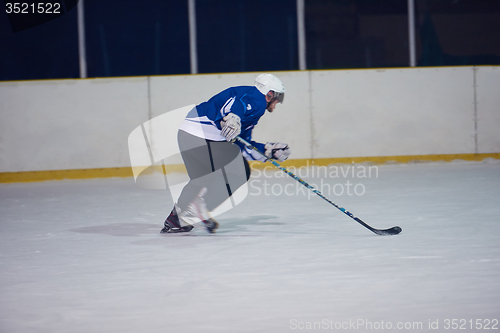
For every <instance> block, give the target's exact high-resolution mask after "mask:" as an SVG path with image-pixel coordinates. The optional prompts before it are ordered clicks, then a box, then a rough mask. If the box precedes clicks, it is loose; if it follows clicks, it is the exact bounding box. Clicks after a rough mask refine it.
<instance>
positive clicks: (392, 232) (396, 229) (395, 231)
mask: <svg viewBox="0 0 500 333" xmlns="http://www.w3.org/2000/svg"><path fill="white" fill-rule="evenodd" d="M236 140H238V141H239V142H241V143H243V144H244V145H245V146H246V147H248V148H250V149H252V150H254V151H256V152H257V153H259V154H260V155H261V156H262V157H264V158H266V159H267V161H270V162H271V163H272V164H273V165H274V166H275V167H277V168H279V169H280V170H281V171H283V172H284V173H286V174H288V175H289V176H290V177H292V178H293V179H295V180H296V181H298V182H299V183H301V184H302V185H304V186H305V187H307V188H308V189H309V190H311V191H312V192H314V193H316V194H317V195H318V196H319V197H320V198H322V199H324V200H325V201H327V202H328V203H329V204H331V205H332V206H334V207H335V208H337V209H338V210H340V211H341V212H342V213H344V214H346V215H347V216H349V217H350V218H352V219H353V220H354V221H356V222H358V223H359V224H361V225H362V226H363V227H365V228H367V229H368V230H370V231H372V232H374V233H376V234H377V235H382V236H387V235H397V234H399V233H400V232H401V231H402V229H401V228H400V227H397V226H396V227H392V228H389V229H382V230H381V229H375V228H372V227H370V226H369V225H368V224H366V223H365V222H363V221H362V220H361V219H360V218H358V217H356V216H354V215H353V214H352V213H351V212H349V211H347V210H346V209H345V208H342V207H340V206H338V205H337V204H335V203H334V202H332V201H331V200H330V199H328V198H326V197H325V196H324V195H323V194H321V192H320V191H318V190H316V189H315V188H314V187H312V186H311V185H309V184H308V183H306V182H305V181H304V180H302V179H301V178H299V177H297V176H296V175H295V174H293V173H292V172H290V171H288V170H287V169H286V168H284V167H282V166H281V165H280V164H279V163H278V162H276V161H275V160H274V159H272V158H268V157H267V156H266V155H264V153H262V152H261V151H260V150H258V149H257V148H255V147H254V146H253V145H252V144H251V143H249V142H247V141H246V140H245V139H242V138H240V137H239V136H237V137H236Z"/></svg>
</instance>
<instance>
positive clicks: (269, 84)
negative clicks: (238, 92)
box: [255, 74, 285, 103]
mask: <svg viewBox="0 0 500 333" xmlns="http://www.w3.org/2000/svg"><path fill="white" fill-rule="evenodd" d="M255 87H257V89H259V91H260V92H261V93H263V94H264V95H267V94H268V93H269V92H270V91H271V92H272V99H273V101H274V100H278V102H279V103H283V100H284V99H285V86H284V85H283V82H281V80H280V79H278V78H277V77H276V76H274V75H272V74H260V75H259V76H257V78H256V79H255Z"/></svg>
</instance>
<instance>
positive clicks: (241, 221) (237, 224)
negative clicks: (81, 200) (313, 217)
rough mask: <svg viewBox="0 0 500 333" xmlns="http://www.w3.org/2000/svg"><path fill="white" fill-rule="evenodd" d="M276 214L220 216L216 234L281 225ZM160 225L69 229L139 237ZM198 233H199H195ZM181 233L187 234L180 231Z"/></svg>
mask: <svg viewBox="0 0 500 333" xmlns="http://www.w3.org/2000/svg"><path fill="white" fill-rule="evenodd" d="M276 219H277V216H272V215H260V216H252V217H242V218H226V219H224V218H221V219H220V220H218V221H219V223H220V228H219V230H217V234H227V235H229V234H231V233H234V232H241V231H247V230H252V229H254V228H256V227H259V226H274V225H283V224H284V223H283V222H278V221H276ZM273 220H274V221H273ZM161 227H162V225H161V223H160V224H151V223H111V224H106V225H96V226H89V227H82V228H77V229H71V230H70V231H72V232H77V233H81V234H99V235H108V236H117V237H139V236H144V235H151V234H159V233H160V229H161ZM197 234H198V235H199V233H197ZM182 235H187V234H184V233H182ZM207 235H209V234H207Z"/></svg>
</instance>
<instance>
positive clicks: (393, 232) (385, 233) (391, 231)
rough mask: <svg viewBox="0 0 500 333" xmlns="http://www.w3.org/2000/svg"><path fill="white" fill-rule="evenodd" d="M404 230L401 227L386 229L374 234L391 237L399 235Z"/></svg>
mask: <svg viewBox="0 0 500 333" xmlns="http://www.w3.org/2000/svg"><path fill="white" fill-rule="evenodd" d="M401 231H403V229H401V228H400V227H397V226H396V227H392V228H389V229H384V230H379V229H374V230H373V232H374V233H376V234H377V235H381V236H391V235H397V234H399V233H400V232H401Z"/></svg>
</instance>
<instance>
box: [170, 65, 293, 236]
mask: <svg viewBox="0 0 500 333" xmlns="http://www.w3.org/2000/svg"><path fill="white" fill-rule="evenodd" d="M284 97H285V87H284V85H283V83H282V82H281V80H280V79H278V78H277V77H276V76H274V75H272V74H261V75H259V76H258V77H257V78H256V79H255V85H254V86H237V87H231V88H228V89H226V90H224V91H222V92H220V93H218V94H217V95H215V96H213V97H212V98H210V99H209V100H208V101H206V102H203V103H201V104H199V105H197V106H196V107H195V108H193V109H192V110H191V111H190V112H189V113H188V115H187V116H186V119H185V120H184V122H183V123H182V125H181V127H180V128H179V132H178V136H177V139H178V144H179V148H180V151H181V155H182V159H183V161H184V164H185V166H186V169H187V172H188V176H189V179H190V180H189V182H188V183H187V184H186V186H184V188H183V189H182V192H181V194H180V196H179V199H178V201H177V203H176V204H175V205H174V208H173V209H172V212H171V213H170V215H169V216H168V217H167V219H166V220H165V222H164V228H163V229H162V230H161V232H162V233H177V232H187V231H191V230H192V229H193V227H194V226H201V227H203V228H205V229H206V230H207V231H208V232H209V233H213V232H215V229H217V228H218V226H219V225H218V223H217V222H216V221H215V220H214V219H213V218H212V217H211V215H210V211H213V210H214V209H215V208H216V207H217V206H219V205H220V204H221V203H223V202H224V201H225V200H226V199H228V198H229V197H230V196H232V195H233V194H234V193H235V191H236V190H237V189H238V188H239V187H240V186H242V185H243V184H244V183H245V182H247V181H248V179H249V178H250V167H249V165H248V162H247V160H263V159H262V157H261V156H260V155H259V154H258V153H257V152H255V151H252V150H250V149H248V148H247V147H245V146H244V145H242V144H240V143H239V142H237V141H236V140H235V138H236V137H237V136H241V138H243V139H245V140H247V141H249V142H251V143H252V144H253V145H254V146H255V147H256V148H258V149H259V150H260V151H262V152H264V153H265V155H266V156H267V157H268V158H273V159H276V160H278V161H281V162H282V161H284V160H286V159H287V158H288V156H289V155H290V152H291V151H290V148H289V147H288V145H287V144H286V143H280V142H277V143H274V142H268V143H266V144H262V143H257V142H255V141H252V130H253V128H254V127H255V125H257V122H258V121H259V119H260V117H262V116H263V115H264V113H265V112H266V110H267V111H269V112H273V111H274V109H275V108H276V105H277V104H278V103H283V100H284Z"/></svg>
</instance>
